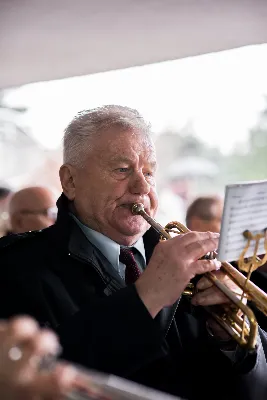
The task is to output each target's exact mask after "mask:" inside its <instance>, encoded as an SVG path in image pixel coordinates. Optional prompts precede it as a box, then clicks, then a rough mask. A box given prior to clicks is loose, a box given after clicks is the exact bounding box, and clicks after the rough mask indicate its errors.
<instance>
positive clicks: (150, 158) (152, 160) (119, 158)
mask: <svg viewBox="0 0 267 400" xmlns="http://www.w3.org/2000/svg"><path fill="white" fill-rule="evenodd" d="M138 156H139V158H140V156H141V157H142V154H139V155H138ZM144 159H145V160H146V162H147V163H148V164H150V165H151V166H153V167H156V165H157V160H156V156H155V154H151V155H146V156H145V157H144ZM109 160H110V161H111V162H114V163H118V162H122V163H123V162H125V163H129V162H133V161H136V155H134V154H133V155H132V156H131V155H130V154H129V155H128V156H127V155H121V154H118V153H117V154H114V155H112V156H111V157H110V158H109Z"/></svg>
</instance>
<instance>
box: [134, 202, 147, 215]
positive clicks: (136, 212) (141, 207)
mask: <svg viewBox="0 0 267 400" xmlns="http://www.w3.org/2000/svg"><path fill="white" fill-rule="evenodd" d="M142 211H145V207H144V204H142V203H135V204H133V206H132V213H133V214H134V215H139V214H140V212H142Z"/></svg>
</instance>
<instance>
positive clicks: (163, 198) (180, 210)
mask: <svg viewBox="0 0 267 400" xmlns="http://www.w3.org/2000/svg"><path fill="white" fill-rule="evenodd" d="M189 196H190V181H189V179H187V178H186V177H180V176H171V177H169V178H168V179H167V183H166V186H165V187H164V188H163V189H162V190H161V191H160V194H159V204H160V206H159V210H158V212H157V219H158V221H159V222H160V223H161V224H162V225H166V224H167V223H168V222H170V221H173V219H175V220H176V221H179V222H181V223H183V224H184V223H185V214H186V207H187V204H188V199H189Z"/></svg>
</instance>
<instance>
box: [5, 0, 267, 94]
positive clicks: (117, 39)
mask: <svg viewBox="0 0 267 400" xmlns="http://www.w3.org/2000/svg"><path fill="white" fill-rule="evenodd" d="M266 21H267V1H265V0H234V1H233V0H76V1H73V0H3V1H1V2H0V54H1V56H0V57H1V61H0V66H1V69H0V71H1V73H0V88H5V87H10V86H17V85H21V84H25V83H29V82H35V81H40V80H51V79H57V78H64V77H68V76H74V75H84V74H90V73H96V72H100V71H108V70H112V69H119V68H126V67H130V66H134V65H144V64H149V63H154V62H160V61H165V60H171V59H178V58H183V57H187V56H192V55H197V54H204V53H208V52H214V51H220V50H226V49H231V48H235V47H240V46H244V45H249V44H260V43H264V42H267V23H266Z"/></svg>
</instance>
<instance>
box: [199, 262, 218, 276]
mask: <svg viewBox="0 0 267 400" xmlns="http://www.w3.org/2000/svg"><path fill="white" fill-rule="evenodd" d="M194 267H195V274H196V275H202V274H205V273H206V272H210V271H218V270H219V269H220V268H221V263H220V261H218V260H216V259H214V260H198V261H196V262H195V263H194Z"/></svg>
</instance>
